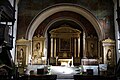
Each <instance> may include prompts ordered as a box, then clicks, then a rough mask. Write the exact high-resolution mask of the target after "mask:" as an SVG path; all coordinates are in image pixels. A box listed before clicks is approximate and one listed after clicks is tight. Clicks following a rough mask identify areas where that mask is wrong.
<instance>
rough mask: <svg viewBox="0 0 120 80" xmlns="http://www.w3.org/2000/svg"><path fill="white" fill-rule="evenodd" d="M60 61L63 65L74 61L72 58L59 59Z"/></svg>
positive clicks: (68, 64)
mask: <svg viewBox="0 0 120 80" xmlns="http://www.w3.org/2000/svg"><path fill="white" fill-rule="evenodd" d="M58 61H59V62H60V63H61V66H70V64H71V63H72V59H58Z"/></svg>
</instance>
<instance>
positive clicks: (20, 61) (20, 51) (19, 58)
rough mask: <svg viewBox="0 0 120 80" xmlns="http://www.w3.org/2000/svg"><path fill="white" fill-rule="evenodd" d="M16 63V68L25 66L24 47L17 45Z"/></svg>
mask: <svg viewBox="0 0 120 80" xmlns="http://www.w3.org/2000/svg"><path fill="white" fill-rule="evenodd" d="M17 62H18V66H19V67H22V66H25V63H26V46H24V45H19V46H17Z"/></svg>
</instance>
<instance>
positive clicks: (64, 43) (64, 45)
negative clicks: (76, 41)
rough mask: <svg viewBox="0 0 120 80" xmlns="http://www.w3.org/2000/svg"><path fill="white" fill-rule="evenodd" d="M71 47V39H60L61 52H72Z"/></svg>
mask: <svg viewBox="0 0 120 80" xmlns="http://www.w3.org/2000/svg"><path fill="white" fill-rule="evenodd" d="M70 47H71V40H70V38H60V39H59V48H60V52H64V51H68V52H70Z"/></svg>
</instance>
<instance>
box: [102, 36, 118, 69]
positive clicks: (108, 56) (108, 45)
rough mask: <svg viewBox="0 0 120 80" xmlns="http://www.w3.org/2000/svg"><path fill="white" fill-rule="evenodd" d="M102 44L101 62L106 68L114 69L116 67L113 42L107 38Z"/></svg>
mask: <svg viewBox="0 0 120 80" xmlns="http://www.w3.org/2000/svg"><path fill="white" fill-rule="evenodd" d="M102 43H103V61H104V64H107V65H108V67H114V66H115V65H116V55H115V41H114V40H112V39H110V38H108V39H105V40H104V41H102Z"/></svg>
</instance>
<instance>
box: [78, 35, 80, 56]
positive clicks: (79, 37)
mask: <svg viewBox="0 0 120 80" xmlns="http://www.w3.org/2000/svg"><path fill="white" fill-rule="evenodd" d="M78 57H80V37H79V38H78Z"/></svg>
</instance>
